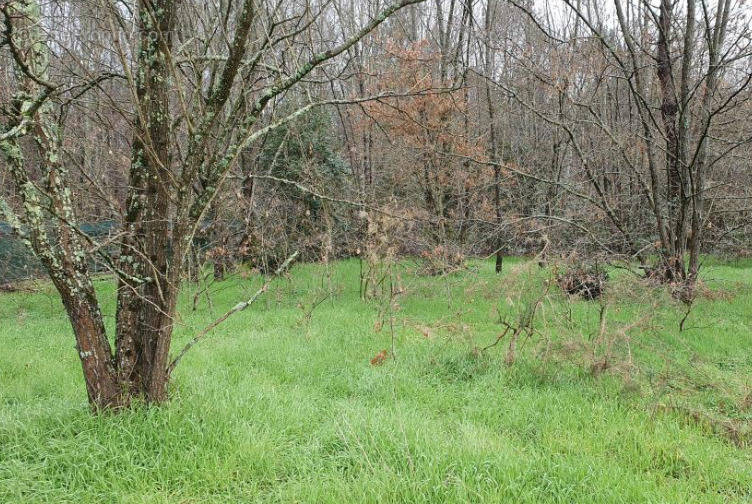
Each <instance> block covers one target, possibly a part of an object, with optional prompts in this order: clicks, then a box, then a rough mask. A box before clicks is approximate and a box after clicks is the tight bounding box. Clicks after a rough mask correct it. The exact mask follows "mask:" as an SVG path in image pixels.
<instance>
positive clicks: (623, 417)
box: [0, 260, 752, 504]
mask: <svg viewBox="0 0 752 504" xmlns="http://www.w3.org/2000/svg"><path fill="white" fill-rule="evenodd" d="M492 267H493V265H492V264H491V263H490V262H474V263H472V265H471V269H470V270H469V271H467V272H464V273H461V274H456V275H450V276H447V277H443V278H436V277H434V278H421V277H417V276H415V275H413V274H412V273H411V271H412V266H411V265H410V264H403V265H400V267H399V268H398V273H399V277H400V284H401V285H402V286H403V287H404V289H405V292H404V293H403V294H400V295H399V296H398V297H397V298H396V300H395V302H396V304H397V305H398V306H397V307H396V308H395V309H394V310H393V312H392V318H391V320H392V322H393V326H394V344H395V348H396V359H389V360H387V361H386V362H385V363H384V365H382V366H371V364H370V362H369V361H370V359H371V358H372V357H373V356H374V355H375V354H377V352H379V351H380V350H381V349H383V348H390V347H391V343H392V342H391V340H392V335H391V332H390V324H389V321H390V317H389V310H388V309H387V308H388V303H387V302H386V301H384V300H375V301H370V302H363V301H361V300H360V299H359V297H358V283H357V282H358V280H357V279H358V263H357V262H355V261H346V262H341V263H338V264H336V265H334V266H333V267H332V271H331V273H332V274H331V278H330V280H329V279H327V276H326V269H325V267H324V266H321V265H299V266H296V267H295V268H294V269H293V271H292V275H291V277H290V279H289V280H281V281H278V282H277V283H276V284H275V285H274V287H273V288H272V289H271V290H270V291H269V292H268V293H267V295H266V296H265V297H264V298H262V299H261V300H259V302H258V303H257V304H256V305H254V306H253V307H252V308H251V309H249V310H247V311H245V312H243V313H241V314H238V315H237V316H235V317H233V318H231V319H230V320H228V321H227V322H226V323H225V324H224V325H222V326H220V328H219V329H218V330H217V331H216V332H215V333H213V334H212V335H211V336H210V337H209V338H207V339H206V340H205V341H203V342H202V343H201V344H199V345H198V346H197V347H195V348H194V349H193V350H192V351H191V353H189V354H188V356H187V357H186V358H185V359H184V360H183V362H182V363H181V364H180V367H179V368H178V369H177V371H176V373H175V379H174V383H173V385H172V391H171V397H172V399H171V401H170V402H169V404H167V405H164V406H162V407H151V408H146V407H140V408H136V409H135V410H133V411H128V412H125V413H122V414H119V415H106V416H99V417H95V416H92V415H91V414H90V413H89V411H88V409H87V404H86V397H85V391H84V388H83V384H82V378H81V371H80V367H79V363H78V362H77V359H76V353H75V350H74V348H73V339H72V336H71V331H70V328H69V326H68V322H67V320H66V319H65V317H64V315H63V313H62V309H61V306H60V304H59V302H58V301H57V299H56V297H55V295H54V293H53V292H52V291H51V290H50V288H49V286H48V285H45V284H40V285H38V288H39V290H40V291H39V292H36V293H17V294H12V295H4V296H2V297H0V344H1V345H2V352H0V502H2V503H5V502H9V503H15V502H19V503H32V502H55V503H64V502H76V503H78V502H81V503H88V502H98V503H101V502H108V503H109V502H139V503H140V502H148V503H160V502H176V503H193V502H195V503H204V502H223V503H224V502H312V503H319V502H332V503H341V502H374V503H376V502H378V503H387V502H430V503H439V502H440V503H445V502H511V503H548V502H552V503H553V502H561V503H573V502H583V503H606V502H609V503H610V502H614V503H615V502H624V503H633V502H654V503H673V502H676V503H682V504H684V503H693V502H697V503H712V502H718V503H727V502H752V450H751V449H750V431H749V426H750V422H751V421H752V404H750V403H751V402H752V395H751V394H752V263H749V262H747V263H729V264H725V263H721V262H713V263H712V264H708V265H706V267H705V269H704V279H705V283H706V285H707V287H708V288H709V289H710V290H709V293H710V294H708V295H705V296H702V297H701V298H700V299H699V300H698V301H697V303H696V306H695V308H694V310H693V311H692V313H691V314H690V316H689V318H688V320H687V322H686V326H687V330H685V331H684V332H681V333H680V332H679V331H678V322H679V320H680V319H681V318H682V316H683V314H684V312H683V306H682V305H681V304H679V303H677V302H675V301H673V300H672V299H671V297H670V296H669V295H668V294H667V293H666V292H665V291H664V290H662V289H650V288H647V287H645V286H644V285H641V284H639V283H637V282H635V281H634V280H632V279H631V278H630V277H629V275H627V274H625V273H623V272H619V271H614V272H612V275H611V276H612V281H611V287H610V290H609V292H608V294H607V297H606V301H604V303H606V304H608V309H607V312H606V324H605V328H606V330H605V332H604V337H603V338H600V339H599V337H598V334H599V332H600V331H599V327H600V326H599V312H600V304H599V303H597V302H595V303H594V302H585V301H576V300H575V301H570V300H568V299H567V298H565V297H564V296H563V295H562V294H561V293H560V292H558V289H556V288H552V289H551V291H550V294H549V296H548V297H547V298H546V299H545V300H544V302H543V304H542V306H541V309H540V311H539V316H538V318H537V319H536V328H537V329H538V331H539V333H538V334H536V335H535V336H533V337H531V338H529V339H526V340H523V341H521V342H520V343H521V349H520V352H519V355H518V358H517V360H516V362H515V363H514V364H513V365H511V366H507V365H505V364H504V355H505V352H506V341H502V342H501V343H499V345H497V346H496V347H493V348H491V349H489V350H488V351H486V352H483V353H478V352H474V351H473V349H474V348H477V347H483V346H486V345H488V344H490V343H491V342H493V340H494V339H495V337H496V335H498V334H499V333H500V331H501V329H500V327H501V326H500V324H499V319H500V317H501V318H505V319H507V320H509V321H510V322H514V321H515V320H516V317H517V316H518V314H519V313H520V311H521V310H523V309H524V306H525V305H526V303H527V302H529V300H530V299H534V298H535V297H536V296H537V295H538V294H539V293H540V292H541V289H542V288H543V287H542V285H543V281H545V277H546V273H545V272H540V271H536V270H534V269H529V268H527V267H526V266H525V265H524V264H522V262H521V261H519V260H508V261H507V263H506V272H505V274H503V275H501V276H499V277H497V276H495V275H494V274H493V272H492ZM260 282H261V279H260V278H258V277H257V276H252V277H250V278H247V279H243V278H241V277H240V276H236V277H233V278H231V279H229V280H227V281H225V282H222V283H218V284H215V285H214V286H213V288H212V294H211V298H212V307H213V308H210V307H209V305H208V303H207V302H206V300H203V301H202V302H201V304H200V306H199V310H198V311H196V312H191V311H190V298H191V297H192V292H191V289H192V288H191V287H190V286H189V287H187V288H186V292H185V293H184V299H183V300H182V304H183V306H184V308H183V310H182V320H181V324H180V326H179V328H178V329H177V331H176V335H175V338H176V348H177V344H179V343H181V342H185V341H186V340H187V339H188V338H189V337H190V336H191V335H192V334H194V333H195V331H196V330H198V329H199V328H201V327H202V326H203V325H205V324H206V323H208V322H209V321H211V320H212V319H213V318H215V317H216V316H218V315H219V314H221V312H222V311H223V310H225V309H227V308H229V307H231V306H233V305H234V304H235V303H236V302H237V301H238V300H240V299H241V298H243V297H244V296H248V295H249V294H250V293H252V292H253V291H255V290H256V289H257V288H258V286H259V285H260ZM329 282H331V291H332V295H330V296H329V297H327V298H326V299H325V300H324V301H323V302H321V303H320V304H319V305H318V306H317V307H316V308H315V310H313V311H312V312H311V314H310V317H309V318H307V317H306V316H305V315H306V313H307V312H308V310H309V309H310V308H311V306H313V305H314V304H315V303H316V302H317V301H319V300H320V299H321V297H322V296H325V295H326V294H327V293H328V292H330V288H329ZM98 288H99V290H100V291H101V293H102V297H103V299H105V300H107V301H106V303H105V306H104V312H105V314H106V317H107V322H108V324H110V325H111V324H112V322H113V313H114V303H113V300H112V295H113V286H112V282H111V281H110V280H108V279H102V280H100V281H99V282H98ZM635 321H640V323H639V324H638V325H637V326H636V327H633V328H631V329H628V330H625V328H627V327H628V325H629V324H630V323H634V322H635ZM379 327H380V330H379ZM604 355H605V356H606V357H607V358H606V359H605V362H606V365H605V366H602V367H603V368H605V370H604V372H602V373H593V372H591V369H592V367H593V364H594V363H598V362H604Z"/></svg>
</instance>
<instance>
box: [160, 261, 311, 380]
mask: <svg viewBox="0 0 752 504" xmlns="http://www.w3.org/2000/svg"><path fill="white" fill-rule="evenodd" d="M296 257H298V252H295V253H294V254H292V255H291V256H290V257H288V258H287V259H285V262H283V263H282V265H281V266H280V267H279V268H277V271H275V272H274V275H272V276H270V277H269V278H268V279H267V280H266V282H264V285H262V286H261V288H260V289H259V290H257V291H256V293H255V294H253V296H251V298H250V299H248V300H247V301H241V302H240V303H238V304H236V305H235V306H234V307H233V308H232V309H231V310H229V311H228V312H227V313H225V314H224V315H222V316H221V317H219V318H218V319H217V320H215V321H214V322H212V323H211V324H209V325H208V326H206V327H205V328H204V329H202V330H201V332H199V333H198V334H196V336H194V337H193V338H192V339H191V341H189V342H188V343H186V345H185V346H184V347H183V349H182V350H180V353H178V355H177V356H176V357H175V359H174V360H173V361H172V362H171V363H170V365H169V366H168V367H167V376H168V378H169V376H170V375H171V374H172V372H173V371H174V370H175V367H176V366H177V365H178V363H179V362H180V360H181V359H182V358H183V356H185V354H186V353H188V350H190V349H191V348H193V346H194V345H195V344H196V343H198V342H199V341H200V340H201V339H203V338H204V336H206V335H207V334H209V333H210V332H211V331H212V330H213V329H214V328H215V327H217V326H218V325H220V324H221V323H222V322H224V321H225V320H227V319H228V318H230V317H231V316H232V315H234V314H236V313H238V312H241V311H243V310H245V309H246V308H248V307H249V306H251V305H252V304H253V303H254V302H255V301H256V300H257V299H258V298H259V297H260V296H261V295H262V294H263V293H264V292H266V291H267V289H268V288H269V285H270V284H271V283H272V281H273V280H274V279H275V278H277V277H278V276H279V275H281V274H282V273H283V272H284V271H285V270H286V269H287V268H288V266H290V263H292V262H293V261H294V260H295V258H296Z"/></svg>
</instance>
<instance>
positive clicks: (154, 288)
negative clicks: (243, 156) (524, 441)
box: [0, 0, 423, 410]
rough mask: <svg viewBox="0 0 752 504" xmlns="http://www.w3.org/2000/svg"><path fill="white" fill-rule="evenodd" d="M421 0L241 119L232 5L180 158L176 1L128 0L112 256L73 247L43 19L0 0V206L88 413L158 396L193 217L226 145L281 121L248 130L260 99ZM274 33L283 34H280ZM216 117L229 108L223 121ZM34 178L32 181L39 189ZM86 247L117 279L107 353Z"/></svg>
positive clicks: (239, 45)
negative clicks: (122, 148) (32, 270)
mask: <svg viewBox="0 0 752 504" xmlns="http://www.w3.org/2000/svg"><path fill="white" fill-rule="evenodd" d="M421 1H423V0H400V1H399V2H396V3H394V4H391V5H390V6H388V7H386V8H385V9H384V10H383V11H381V13H380V14H379V15H378V16H376V17H375V18H374V19H372V20H371V21H370V22H369V23H367V24H366V25H364V26H363V27H362V28H360V29H359V30H358V31H357V32H356V33H355V34H354V35H352V36H351V37H350V38H348V39H346V40H345V41H344V42H342V43H341V44H339V45H337V46H334V47H332V48H330V49H328V50H325V51H323V52H320V53H315V54H313V56H311V58H310V59H309V60H308V62H307V63H305V64H302V65H301V66H300V67H298V68H297V70H296V71H295V72H293V73H292V74H291V75H289V76H287V77H284V78H280V80H278V81H276V82H275V84H274V85H270V86H269V87H268V88H265V89H263V90H262V91H260V92H259V94H258V95H257V98H256V100H255V101H254V102H253V104H252V106H251V107H250V110H249V111H248V112H243V114H244V115H242V116H240V115H238V114H240V112H239V109H238V108H237V107H231V109H232V111H231V112H228V111H227V110H226V109H227V108H228V107H225V105H226V104H227V102H228V100H229V98H230V96H231V94H232V89H233V84H234V83H235V82H236V81H237V77H238V75H239V71H240V69H241V67H243V65H245V63H244V61H245V60H244V57H245V54H246V50H247V49H248V44H249V37H250V33H251V28H252V25H253V23H254V19H255V15H256V6H255V1H254V0H244V2H243V4H242V6H239V11H238V12H239V13H238V17H237V19H236V26H235V33H234V36H233V39H232V41H231V44H230V47H229V49H228V57H227V61H226V62H225V63H224V65H223V66H222V69H221V71H220V72H219V73H218V78H217V81H216V85H214V86H213V87H212V89H210V91H209V95H208V97H207V99H206V101H205V102H203V103H202V105H203V108H202V109H201V111H200V113H199V114H197V115H198V116H199V117H198V119H197V120H196V121H195V122H192V124H191V127H190V128H189V130H188V135H187V138H186V141H187V144H188V145H187V147H186V148H185V151H184V154H185V155H184V157H183V156H181V158H180V159H176V160H173V159H172V154H173V153H175V155H176V156H177V155H178V153H179V152H180V151H178V150H175V149H174V148H173V146H172V145H171V142H173V141H174V135H172V134H171V128H172V125H173V124H176V123H177V122H179V121H173V119H174V114H172V113H171V110H170V96H171V95H172V94H174V93H175V89H174V87H172V86H174V79H176V75H175V74H176V73H177V72H176V71H175V68H174V66H173V64H172V63H173V62H171V57H172V53H173V51H172V48H173V36H174V33H175V28H176V27H175V23H176V17H177V13H176V9H177V5H178V2H177V0H139V1H138V20H137V22H138V33H139V36H140V39H139V49H138V55H137V59H136V61H135V64H134V71H133V72H132V73H131V74H129V78H132V81H133V83H134V85H135V89H134V91H135V104H134V105H135V107H134V108H135V110H134V115H135V120H134V126H133V139H132V156H131V162H130V170H129V181H128V191H127V197H126V202H125V210H124V214H125V217H124V222H123V229H122V236H123V238H121V242H120V255H119V257H118V258H117V259H112V258H110V257H107V256H106V254H105V253H104V252H103V251H102V249H101V247H98V246H95V247H85V246H84V245H85V243H86V244H87V245H92V244H91V243H88V240H90V239H89V238H88V237H87V236H85V235H83V234H82V233H80V232H79V231H78V229H77V226H76V219H75V215H74V210H73V207H74V205H73V202H72V199H73V197H72V194H73V191H72V189H71V183H70V180H69V175H68V172H67V169H66V165H65V163H64V162H62V161H61V152H62V149H61V146H62V137H61V132H62V128H61V127H60V125H59V124H58V123H57V120H58V118H57V115H56V114H55V110H54V108H53V106H52V104H51V101H50V97H51V95H52V94H53V93H55V92H57V91H58V89H60V88H61V86H58V85H57V84H55V83H52V82H50V81H49V80H48V76H47V69H48V67H49V65H48V54H47V52H48V49H47V45H46V39H45V34H44V33H43V32H42V30H40V29H39V26H42V25H43V23H40V17H41V9H40V8H39V4H38V3H37V2H35V1H33V0H10V1H7V2H4V3H3V2H0V11H2V14H3V18H2V21H3V23H4V25H5V26H4V28H5V30H4V34H5V35H6V36H7V37H8V43H9V44H10V46H11V48H12V49H13V50H11V54H12V57H13V60H14V63H15V67H14V70H15V71H16V77H17V81H18V89H16V90H15V93H14V97H13V101H12V103H11V104H10V108H9V109H10V110H11V112H13V114H11V120H9V121H8V124H7V125H2V126H3V129H2V130H0V153H2V154H3V156H4V158H5V160H6V161H7V164H8V168H9V172H10V175H11V179H12V183H13V187H14V188H15V190H16V193H17V195H18V197H19V199H20V200H21V203H22V205H19V208H20V211H19V212H18V213H16V211H14V210H13V209H12V208H11V207H10V206H9V205H8V204H6V202H5V201H4V200H3V199H2V198H0V210H2V212H3V213H4V214H5V216H6V218H7V220H8V221H9V222H10V223H11V225H12V226H13V228H14V230H15V231H16V233H17V234H18V235H19V236H20V237H21V238H22V239H23V240H24V241H25V242H26V244H27V245H28V246H30V247H31V248H32V249H33V250H34V252H35V253H36V255H37V256H38V257H39V258H40V260H41V261H42V263H43V265H44V266H45V269H46V270H47V272H48V274H49V275H50V278H51V279H52V281H53V283H54V285H55V287H56V288H57V290H58V292H59V293H60V298H61V300H62V302H63V305H64V307H65V309H66V312H67V315H68V318H69V320H70V322H71V325H72V328H73V332H74V335H75V338H76V345H77V349H78V353H79V357H80V361H81V366H82V368H83V374H84V379H85V382H86V390H87V394H88V397H89V402H90V403H91V405H92V407H93V408H94V409H96V410H103V409H116V408H121V407H125V406H128V405H129V404H131V402H132V401H133V399H134V398H136V397H139V398H143V399H144V400H145V401H146V402H149V403H159V402H162V401H164V400H165V399H166V398H167V384H168V382H169V378H170V373H171V371H172V369H173V368H174V365H175V364H176V363H177V361H178V360H179V359H180V358H181V357H182V355H183V354H184V353H185V351H186V349H187V348H190V346H192V344H190V345H188V346H186V348H184V349H183V351H182V352H181V353H180V354H178V357H177V358H176V360H174V361H173V362H172V363H170V362H169V352H170V344H171V340H172V331H173V326H174V320H175V314H176V302H177V297H178V292H179V289H180V281H181V273H182V270H183V265H184V263H185V258H186V253H187V252H188V251H189V250H190V248H191V244H192V239H193V236H194V234H195V231H196V228H197V226H198V223H199V222H200V220H201V219H202V216H203V214H204V212H205V211H206V208H207V207H208V206H209V205H210V204H211V202H212V199H213V197H214V195H215V194H216V192H217V189H218V187H219V186H220V185H221V183H222V180H223V178H224V176H225V175H226V174H227V171H228V170H229V167H230V166H231V165H232V163H233V162H234V160H235V158H236V157H237V155H238V153H240V152H241V151H242V150H243V149H244V148H246V147H247V145H248V144H249V143H250V142H251V141H253V140H255V139H257V138H259V137H260V136H261V135H262V134H264V133H265V132H268V131H269V130H270V129H272V128H273V127H276V126H279V125H281V124H283V121H280V122H277V123H274V124H272V125H269V126H266V127H264V128H258V129H256V128H255V126H256V123H257V121H258V119H259V117H260V115H261V113H262V111H263V110H264V108H265V107H266V105H267V104H268V103H270V102H271V101H272V100H273V99H274V98H275V97H276V96H278V95H280V94H281V93H284V92H285V91H287V90H288V89H290V88H291V87H293V86H294V85H296V84H297V83H298V82H300V81H301V80H302V79H304V78H305V77H306V75H308V74H309V73H310V72H311V71H312V70H313V69H314V68H315V67H316V66H318V65H319V64H321V63H323V62H325V61H327V60H329V59H332V58H334V57H336V56H338V55H339V54H341V53H343V52H345V51H346V50H347V49H349V48H350V47H352V46H353V45H354V44H355V43H356V42H358V41H359V40H360V39H362V38H363V37H365V36H366V35H367V34H368V33H370V32H371V31H372V30H374V29H375V28H376V27H377V26H378V25H379V24H381V23H382V22H384V21H385V20H386V19H387V18H388V17H389V16H391V15H392V14H393V13H395V12H396V11H398V10H399V9H401V8H403V7H405V6H407V5H411V4H415V3H419V2H421ZM282 40H285V38H281V39H279V41H282ZM279 41H278V42H279ZM275 43H276V42H275ZM270 50H271V49H270ZM259 57H260V56H259ZM254 61H255V60H254ZM254 65H255V64H251V68H253V66H254ZM123 66H124V67H128V66H129V64H128V62H127V61H123ZM244 68H245V67H244ZM63 87H64V86H63ZM200 93H203V91H200ZM312 106H313V105H312V104H311V105H310V106H308V107H302V108H300V109H298V110H297V111H296V112H294V113H292V114H290V115H288V116H286V120H292V119H293V118H295V117H297V116H298V115H299V114H301V113H303V112H304V111H306V110H308V109H310V107H312ZM243 110H245V108H244V109H243ZM226 113H227V114H230V115H231V114H235V115H234V116H231V117H226ZM221 125H228V126H226V127H225V126H221ZM5 126H7V127H5ZM222 127H224V128H225V129H222ZM32 128H33V130H34V131H31V130H32ZM29 133H33V137H34V138H35V139H36V141H37V142H36V144H37V146H38V148H39V153H40V155H39V156H38V158H39V163H40V165H41V167H42V172H44V170H45V169H46V173H47V180H33V179H32V177H31V176H30V172H29V171H27V168H26V165H25V158H24V151H23V149H22V148H21V145H20V139H21V138H23V137H25V136H28V135H29ZM217 137H219V138H225V139H227V140H228V142H229V144H228V145H225V144H223V143H221V142H220V143H219V146H218V145H217V142H216V138H217ZM176 167H178V168H176ZM37 171H39V170H37ZM40 178H42V179H43V178H44V177H40ZM41 186H44V190H40V187H41ZM199 186H200V187H199ZM49 214H52V215H53V216H54V217H55V218H56V219H55V224H56V226H55V233H54V236H51V235H49V234H48V232H47V229H48V227H49V226H48V224H49V223H48V222H47V218H46V216H47V215H49ZM93 245H96V244H93ZM91 250H97V251H98V253H99V254H101V255H103V256H104V259H105V261H106V262H107V263H108V264H109V265H110V267H111V268H112V269H113V270H114V271H115V272H116V273H117V277H118V290H117V314H116V327H115V349H114V350H113V348H112V347H111V345H110V342H109V339H108V337H107V333H106V330H105V324H104V322H103V317H102V313H101V311H100V309H99V303H98V301H97V297H96V292H95V289H94V286H93V283H92V281H91V276H90V274H89V271H88V265H87V254H88V253H89V252H91ZM291 259H292V258H291ZM291 259H289V260H288V261H287V262H286V263H285V264H289V261H290V260H291ZM247 305H248V303H245V304H243V303H241V304H240V305H238V306H240V307H241V308H238V307H236V308H234V309H233V310H232V311H231V312H229V313H234V312H235V311H238V310H239V309H243V308H242V307H245V306H247ZM212 327H213V326H212ZM195 341H196V338H194V340H193V343H195Z"/></svg>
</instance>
